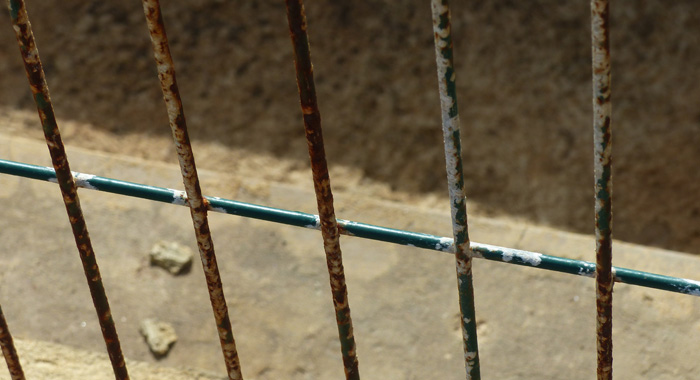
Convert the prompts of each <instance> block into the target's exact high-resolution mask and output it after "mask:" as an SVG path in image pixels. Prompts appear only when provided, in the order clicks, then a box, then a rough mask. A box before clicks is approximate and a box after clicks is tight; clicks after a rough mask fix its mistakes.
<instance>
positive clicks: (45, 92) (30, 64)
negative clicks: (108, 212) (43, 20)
mask: <svg viewBox="0 0 700 380" xmlns="http://www.w3.org/2000/svg"><path fill="white" fill-rule="evenodd" d="M9 4H10V17H11V19H12V27H13V29H14V30H15V34H16V36H17V43H18V44H19V49H20V53H21V54H22V60H23V61H24V67H25V70H26V72H27V78H28V79H29V86H30V87H31V91H32V94H33V96H34V102H35V103H36V106H37V110H38V111H39V118H40V119H41V125H42V127H43V129H44V137H45V138H46V143H47V145H48V148H49V153H50V154H51V160H52V162H53V166H54V169H55V170H56V178H57V181H58V185H59V187H60V188H61V193H62V194H63V202H64V203H65V206H66V211H67V213H68V219H69V220H70V224H71V228H72V230H73V236H74V237H75V243H76V245H77V246H78V252H79V253H80V259H81V261H82V264H83V270H84V272H85V277H86V278H87V282H88V286H89V288H90V295H91V296H92V301H93V304H94V305H95V311H96V312H97V317H98V319H99V323H100V328H101V330H102V336H103V337H104V340H105V344H106V346H107V352H108V353H109V359H110V360H111V362H112V369H113V370H114V375H115V377H116V379H120V380H121V379H128V378H129V374H128V372H127V369H126V364H125V363H124V356H123V354H122V350H121V345H120V344H119V337H118V335H117V330H116V327H115V325H114V320H113V319H112V312H111V311H110V308H109V302H108V300H107V294H106V293H105V289H104V285H103V284H102V277H101V276H100V269H99V267H98V266H97V259H96V257H95V252H94V250H93V248H92V242H91V241H90V235H89V234H88V229H87V225H86V224H85V218H84V217H83V211H82V209H81V207H80V200H79V198H78V192H77V188H76V186H75V182H74V180H73V175H72V174H71V171H70V167H69V165H68V158H67V156H66V151H65V149H64V147H63V141H62V140H61V134H60V132H59V130H58V125H57V123H56V117H55V115H54V111H53V105H52V104H51V98H50V96H49V87H48V85H47V84H46V77H45V75H44V70H43V68H42V64H41V60H40V58H39V50H38V49H37V46H36V41H35V40H34V34H33V33H32V28H31V24H30V23H29V19H28V16H27V10H26V7H25V4H24V1H23V0H9Z"/></svg>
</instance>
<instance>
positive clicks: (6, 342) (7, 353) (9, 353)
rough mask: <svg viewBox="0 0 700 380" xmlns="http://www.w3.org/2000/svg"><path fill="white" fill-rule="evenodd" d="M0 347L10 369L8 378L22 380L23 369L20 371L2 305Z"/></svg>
mask: <svg viewBox="0 0 700 380" xmlns="http://www.w3.org/2000/svg"><path fill="white" fill-rule="evenodd" d="M0 348H2V354H3V356H4V357H5V363H7V369H8V370H9V371H10V378H12V380H24V371H22V365H21V364H20V362H19V356H17V350H16V349H15V344H14V342H13V341H12V335H11V334H10V329H9V328H8V327H7V321H6V320H5V315H4V314H3V312H2V307H0Z"/></svg>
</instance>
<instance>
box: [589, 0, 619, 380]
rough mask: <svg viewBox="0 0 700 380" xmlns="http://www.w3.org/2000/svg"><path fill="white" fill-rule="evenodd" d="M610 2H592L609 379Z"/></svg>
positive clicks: (602, 313)
mask: <svg viewBox="0 0 700 380" xmlns="http://www.w3.org/2000/svg"><path fill="white" fill-rule="evenodd" d="M608 16H609V1H608V0H592V1H591V30H592V31H591V40H592V45H591V46H592V69H593V145H594V149H593V150H594V168H593V170H594V173H595V236H596V309H597V342H598V343H597V348H598V379H599V380H603V379H612V360H613V356H612V292H613V281H614V279H613V277H614V275H613V273H612V157H611V154H612V136H611V132H612V129H611V126H610V120H611V115H612V107H611V103H610V29H609V26H610V25H609V17H608Z"/></svg>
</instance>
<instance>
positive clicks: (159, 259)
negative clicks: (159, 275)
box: [148, 241, 193, 275]
mask: <svg viewBox="0 0 700 380" xmlns="http://www.w3.org/2000/svg"><path fill="white" fill-rule="evenodd" d="M148 256H149V257H150V259H151V265H155V266H159V267H161V268H163V269H166V270H167V271H168V272H170V273H171V274H173V275H177V274H181V273H185V272H187V271H188V270H189V269H190V268H191V267H192V257H193V254H192V250H191V249H190V248H189V247H185V246H183V245H180V244H178V243H176V242H167V241H160V242H158V243H157V244H156V245H154V246H153V248H151V252H150V253H149V254H148Z"/></svg>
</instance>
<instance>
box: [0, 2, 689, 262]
mask: <svg viewBox="0 0 700 380" xmlns="http://www.w3.org/2000/svg"><path fill="white" fill-rule="evenodd" d="M28 7H29V12H30V17H31V19H32V21H33V25H34V29H35V33H36V38H37V40H38V44H39V48H40V51H41V54H42V58H43V60H44V62H45V68H46V72H47V76H48V79H49V84H50V86H51V90H52V95H53V98H54V101H55V106H56V112H57V115H58V116H59V117H62V118H68V119H74V120H78V121H84V122H89V123H91V124H93V125H96V126H99V128H104V129H105V130H106V131H109V132H111V133H113V134H114V135H115V136H120V135H125V134H130V133H134V132H141V133H145V134H149V135H164V136H166V135H168V134H169V130H168V128H167V127H166V124H167V118H166V115H165V111H164V108H163V107H162V100H161V97H160V96H161V95H160V90H159V86H158V83H157V80H156V78H155V68H154V65H153V59H152V55H151V52H150V45H149V41H148V35H147V31H146V26H145V22H144V19H143V14H142V10H141V7H140V4H139V2H121V1H116V0H109V1H89V2H85V1H79V0H63V1H57V0H50V1H49V0H47V1H33V2H29V4H28ZM164 12H165V18H166V25H167V27H168V31H169V37H170V41H171V44H172V49H173V54H174V58H175V62H176V67H177V69H178V79H179V82H180V88H181V91H182V94H183V100H184V104H185V108H186V110H187V114H188V120H189V123H190V128H191V135H192V136H193V138H194V139H196V140H200V141H212V142H213V141H216V142H221V143H222V144H225V145H227V146H231V147H239V148H247V149H255V150H258V151H263V152H269V153H272V154H274V155H277V156H279V157H284V158H288V159H293V160H298V161H299V162H300V163H305V162H306V161H307V156H306V146H305V141H304V138H303V132H302V127H301V121H300V115H299V109H298V97H297V94H296V84H295V81H294V72H293V64H292V52H291V46H290V42H289V37H288V32H287V25H286V16H285V10H284V7H283V6H282V4H281V3H280V2H279V1H256V2H249V1H233V2H223V1H213V0H212V1H203V2H198V3H197V4H194V3H192V2H188V1H184V0H173V1H169V2H168V4H164ZM307 12H308V17H309V32H310V38H311V43H312V55H313V59H314V63H315V70H316V71H315V74H316V81H317V89H318V92H319V98H320V107H321V113H322V115H323V118H324V119H323V120H324V126H325V131H324V134H325V137H326V140H327V151H328V155H329V160H330V162H332V163H337V164H343V165H347V166H354V167H357V168H359V169H361V170H362V171H363V172H364V173H365V175H366V176H368V177H369V178H372V179H375V180H379V181H383V182H386V183H388V184H389V185H390V186H391V187H392V188H394V189H396V190H401V191H408V192H414V193H419V194H420V193H429V192H438V193H444V192H445V190H444V189H445V180H444V178H443V177H444V173H443V171H444V169H443V153H442V150H441V149H442V147H441V130H440V126H439V123H440V117H439V105H438V98H437V88H436V87H437V86H436V79H435V72H434V52H433V47H432V30H431V19H430V9H429V5H428V3H427V2H425V1H415V0H414V1H410V2H402V3H401V4H399V3H396V4H394V3H391V2H379V1H363V2H353V3H352V5H349V3H333V4H331V3H329V4H323V5H321V4H316V3H313V2H312V3H309V4H307ZM5 13H6V11H5ZM589 14H590V11H589V9H588V4H586V3H585V2H566V3H563V2H560V1H555V0H543V1H538V2H516V1H506V0H499V1H491V2H486V1H477V2H469V4H462V3H459V2H455V3H454V4H453V33H454V36H455V52H456V59H455V63H456V66H457V68H458V80H457V82H458V86H459V88H460V92H459V98H460V107H461V112H462V114H461V116H462V125H463V128H464V132H463V146H464V156H465V163H466V164H467V168H466V171H465V173H466V176H467V187H468V193H469V194H470V198H471V199H472V200H474V201H476V202H479V203H480V204H481V205H483V209H484V210H486V211H489V212H492V213H496V214H511V215H516V216H522V217H526V218H528V219H530V220H533V221H534V222H537V223H546V224H551V225H555V226H558V227H563V228H567V229H571V230H575V231H580V232H584V233H591V232H592V226H593V211H592V206H593V190H592V189H593V183H592V182H593V174H592V166H593V165H592V139H591V136H592V132H591V129H592V128H591V100H590V94H591V86H590V26H589V17H590V16H589ZM8 20H9V19H8ZM611 24H612V38H613V41H612V48H613V86H614V88H613V108H614V120H613V123H614V144H615V148H614V160H615V168H614V181H615V206H614V208H615V235H616V236H615V237H616V238H619V239H623V240H628V241H633V242H637V243H642V244H649V245H656V246H661V247H665V248H670V249H675V250H682V251H689V252H700V201H698V199H697V197H696V194H700V171H698V170H697V168H696V163H697V162H700V149H698V148H697V147H698V146H700V107H698V105H697V99H700V87H698V86H697V83H698V82H699V81H700V41H699V39H700V37H699V36H700V30H699V29H700V10H699V9H698V6H697V4H696V3H695V2H694V1H692V0H679V1H675V2H673V3H667V2H663V1H661V0H657V1H651V0H650V1H645V2H641V3H640V2H639V1H629V0H620V1H617V2H615V4H613V5H612V16H611ZM6 25H7V27H6V28H4V30H3V31H2V32H0V77H1V78H2V81H0V106H6V107H13V108H21V109H32V108H33V105H32V101H31V96H30V94H29V91H25V90H22V91H21V92H20V91H17V89H18V88H22V89H24V88H26V79H25V78H24V75H23V71H22V68H21V64H20V60H19V54H17V48H16V46H14V40H13V38H14V37H13V33H12V31H11V30H10V27H9V21H7V22H6ZM154 110H157V111H155V112H154ZM97 148H103V149H109V148H108V147H97ZM124 153H128V154H138V152H124Z"/></svg>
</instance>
